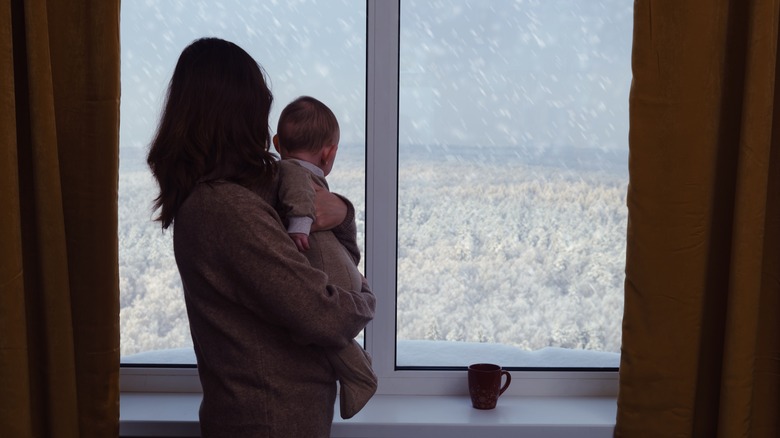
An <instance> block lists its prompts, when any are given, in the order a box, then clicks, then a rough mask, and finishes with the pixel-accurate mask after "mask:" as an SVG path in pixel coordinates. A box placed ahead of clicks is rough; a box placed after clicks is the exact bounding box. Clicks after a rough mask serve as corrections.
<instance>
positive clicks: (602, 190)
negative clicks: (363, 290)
mask: <svg viewBox="0 0 780 438" xmlns="http://www.w3.org/2000/svg"><path fill="white" fill-rule="evenodd" d="M632 9H633V8H632V5H631V2H628V1H624V0H616V1H601V2H590V1H582V0H546V1H490V2H485V1H473V0H447V1H438V2H429V1H423V0H402V1H401V13H400V75H399V84H400V85H399V100H400V102H399V111H398V113H399V134H398V135H399V141H398V142H399V147H398V149H399V158H398V227H397V229H398V272H397V303H396V305H397V329H396V332H397V339H398V341H397V342H398V344H397V349H398V350H397V351H398V357H397V365H398V366H404V367H414V366H466V365H468V364H469V363H474V362H476V361H478V360H492V361H496V362H499V363H502V364H503V365H504V366H512V367H522V368H548V367H552V368H588V367H594V368H610V367H613V368H614V367H617V365H618V362H619V354H618V352H619V348H620V324H621V316H622V309H623V306H622V295H623V294H622V289H623V266H624V261H625V230H626V217H627V211H626V205H625V193H626V184H627V181H628V174H627V165H626V164H627V139H628V129H627V127H628V98H627V94H628V87H629V83H630V64H629V55H630V38H629V35H630V31H631V21H630V20H631V18H632Z"/></svg>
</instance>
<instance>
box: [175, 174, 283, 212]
mask: <svg viewBox="0 0 780 438" xmlns="http://www.w3.org/2000/svg"><path fill="white" fill-rule="evenodd" d="M242 212H247V213H251V214H259V213H262V212H266V213H273V214H275V210H274V208H273V207H272V206H271V204H270V203H269V200H268V199H266V198H265V197H264V196H262V191H259V192H258V191H255V190H250V189H249V188H247V187H244V186H242V185H241V184H237V183H234V182H230V181H222V180H219V181H206V182H201V183H198V184H197V185H196V186H195V187H194V188H193V190H192V192H190V195H189V196H188V197H187V199H186V200H185V201H184V203H182V205H181V207H180V208H179V212H178V214H177V217H178V216H181V215H182V214H184V215H189V214H194V215H197V216H200V217H201V220H202V219H205V217H211V218H213V219H215V220H219V218H220V216H222V215H225V214H229V215H235V214H240V213H242Z"/></svg>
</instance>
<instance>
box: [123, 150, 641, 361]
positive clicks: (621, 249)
mask: <svg viewBox="0 0 780 438" xmlns="http://www.w3.org/2000/svg"><path fill="white" fill-rule="evenodd" d="M122 153H123V162H125V163H127V164H126V165H125V166H124V167H123V168H122V171H121V172H120V186H121V190H120V193H121V198H120V212H119V216H120V230H119V236H120V248H121V253H120V268H121V279H120V281H121V290H122V294H121V325H122V326H121V333H122V354H123V355H129V354H134V353H138V352H142V351H147V350H156V349H167V348H178V347H186V346H189V345H191V341H190V339H189V332H188V326H187V317H186V312H185V310H184V302H183V299H182V291H181V285H180V282H179V279H178V274H177V272H176V267H175V263H174V260H173V255H172V253H171V243H170V237H171V236H170V233H168V232H166V233H164V234H163V233H162V232H161V231H160V229H159V226H158V225H157V224H155V223H153V222H152V221H151V212H150V209H149V208H146V209H144V208H139V206H147V207H148V206H150V205H151V200H152V199H153V198H154V196H155V194H156V186H155V185H154V183H153V181H152V180H151V177H150V175H149V172H148V170H146V169H145V168H144V167H143V166H142V165H133V164H132V163H140V162H142V157H141V155H142V154H143V151H142V150H141V149H135V148H127V149H126V150H123V151H122ZM422 156H424V155H423V154H421V155H420V156H416V157H414V159H411V158H409V159H404V157H403V156H402V157H401V171H400V175H399V180H400V183H399V212H398V215H399V219H398V220H399V225H398V227H399V237H398V240H399V242H398V304H397V307H398V338H399V339H406V340H448V341H468V342H487V343H500V344H505V345H512V346H516V347H519V348H521V349H524V350H538V349H541V348H544V347H563V348H573V349H588V350H598V351H610V352H617V351H619V345H620V323H621V317H622V286H623V263H624V259H625V231H626V230H625V227H626V208H625V193H626V181H627V177H626V174H625V172H620V171H618V170H615V169H613V170H603V169H598V168H596V167H594V168H593V169H591V170H582V169H579V170H577V171H572V170H570V169H567V168H565V167H561V166H558V167H553V166H548V165H532V164H527V163H522V162H521V160H519V159H517V160H507V159H503V160H501V163H500V164H499V163H490V162H488V163H483V164H475V163H473V162H469V161H466V160H462V159H456V158H458V157H459V156H458V155H454V156H453V157H451V158H453V159H451V160H449V161H447V160H445V162H442V161H440V160H434V159H433V155H430V157H431V158H430V159H428V160H425V159H422V158H421V157H422ZM454 176H457V179H458V181H459V182H458V184H457V185H453V184H452V178H453V177H454ZM363 178H364V177H363V167H362V165H361V163H358V162H356V161H354V160H350V159H349V158H348V157H345V158H344V159H343V160H342V161H337V165H336V167H335V168H334V171H333V174H332V176H331V177H330V178H329V180H330V183H331V188H332V189H333V191H337V192H339V193H342V194H344V195H346V196H347V197H349V198H350V199H352V200H353V201H354V202H355V203H356V204H358V205H359V204H360V199H362V197H363V186H364V182H363V181H364V179H363ZM363 217H364V216H363V214H362V210H361V211H360V212H359V214H358V228H359V229H362V227H363ZM359 239H360V241H361V242H362V241H363V240H362V239H363V236H362V233H361V234H360V235H359Z"/></svg>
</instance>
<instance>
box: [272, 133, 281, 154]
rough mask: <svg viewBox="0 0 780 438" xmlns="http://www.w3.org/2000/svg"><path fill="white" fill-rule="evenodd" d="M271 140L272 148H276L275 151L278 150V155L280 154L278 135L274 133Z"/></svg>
mask: <svg viewBox="0 0 780 438" xmlns="http://www.w3.org/2000/svg"><path fill="white" fill-rule="evenodd" d="M272 141H273V143H274V149H276V152H278V153H279V155H282V148H281V147H280V146H279V135H274V137H273V139H272Z"/></svg>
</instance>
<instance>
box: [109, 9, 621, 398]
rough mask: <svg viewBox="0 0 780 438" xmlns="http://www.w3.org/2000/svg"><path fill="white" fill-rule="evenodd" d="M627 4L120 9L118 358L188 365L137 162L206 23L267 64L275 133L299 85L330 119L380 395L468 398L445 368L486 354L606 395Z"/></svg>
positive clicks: (617, 282) (615, 294)
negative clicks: (178, 66)
mask: <svg viewBox="0 0 780 438" xmlns="http://www.w3.org/2000/svg"><path fill="white" fill-rule="evenodd" d="M632 8H633V5H632V2H631V1H629V0H604V1H600V2H589V1H586V0H550V1H540V0H538V1H533V0H530V1H522V0H519V1H503V0H495V1H489V2H487V1H477V0H443V1H435V2H428V1H422V0H416V1H411V0H400V1H376V0H369V1H368V2H365V3H364V2H361V1H356V0H350V1H348V0H344V1H339V2H334V1H332V0H328V1H324V0H319V1H296V2H273V3H268V2H256V3H255V2H240V1H238V0H235V1H224V2H221V3H219V4H218V5H215V6H208V5H205V4H199V5H198V6H196V7H194V8H192V7H189V6H188V7H185V6H184V5H183V4H182V3H178V2H162V1H160V2H145V3H143V4H140V2H130V3H128V4H123V9H122V23H123V26H122V37H123V39H122V47H123V58H122V59H123V61H122V62H123V65H122V68H123V89H122V96H123V99H122V137H121V151H120V153H121V157H122V163H121V169H120V248H121V249H120V264H121V266H120V269H121V280H120V282H121V290H122V292H121V293H122V303H121V308H122V310H121V312H122V313H121V322H122V355H123V364H132V363H135V364H137V365H138V364H149V363H152V364H155V363H157V364H159V363H164V364H181V363H184V364H186V363H189V364H192V363H194V356H193V355H192V353H191V341H190V339H189V332H188V327H187V321H186V313H185V312H184V305H183V300H182V298H181V290H180V285H179V283H178V275H177V273H176V268H175V264H174V263H173V256H172V254H171V251H170V236H169V235H168V234H167V233H166V234H165V235H162V234H161V233H160V231H159V227H158V226H157V225H156V224H153V223H151V217H150V213H149V208H148V207H149V206H150V203H151V199H152V198H153V197H154V184H153V182H152V180H151V177H150V176H149V174H148V171H147V170H146V168H145V165H144V163H143V158H144V154H145V146H146V144H147V143H148V141H149V139H150V138H151V135H152V133H153V129H154V124H155V122H156V114H157V111H158V110H159V108H160V104H161V102H160V100H159V99H160V98H161V97H162V95H163V92H164V88H165V86H166V84H165V81H167V80H168V78H169V77H170V73H171V71H172V68H173V65H174V63H175V61H176V57H177V56H178V54H179V52H180V50H181V49H182V48H183V47H184V46H185V45H186V44H187V43H189V42H190V41H191V40H192V39H194V38H196V37H199V36H203V35H217V36H222V37H225V38H227V39H230V40H233V41H235V42H236V43H238V44H239V45H241V46H242V47H244V48H245V49H246V50H247V51H248V52H249V53H250V54H252V55H253V56H254V57H255V58H256V59H257V60H258V62H260V64H262V65H263V67H264V68H265V69H266V71H267V72H268V76H269V78H270V83H271V87H272V90H273V92H274V96H275V105H274V109H275V112H274V115H272V127H275V115H278V111H279V110H280V109H281V108H282V107H283V105H284V104H285V103H286V102H287V101H289V100H291V99H292V98H294V97H295V96H298V95H301V94H311V95H313V96H315V97H318V98H320V99H321V100H323V101H324V102H325V103H327V104H329V105H330V106H331V107H332V108H333V109H334V111H335V112H336V115H337V117H338V118H339V122H340V123H341V125H342V145H341V147H340V152H339V158H338V160H337V164H336V168H334V171H333V174H332V176H331V177H329V183H330V184H331V188H332V189H333V190H334V191H337V192H340V193H343V194H345V195H347V196H348V197H349V198H350V199H351V200H352V201H353V202H354V203H356V206H357V207H358V209H359V212H358V228H359V234H360V235H359V236H358V237H359V240H360V241H361V242H365V247H364V248H365V250H364V258H363V259H364V263H365V270H364V272H365V273H366V275H367V277H368V278H369V279H370V281H371V283H372V286H373V289H374V291H375V292H376V294H377V296H378V311H377V317H376V319H375V321H374V322H373V323H372V324H371V325H369V327H368V328H367V330H366V347H367V349H368V350H369V351H370V352H371V353H372V355H373V357H374V366H375V369H376V371H377V374H378V375H379V377H380V392H383V393H427V394H435V393H439V394H443V393H455V392H462V391H463V389H464V388H463V387H462V386H463V381H462V376H461V375H460V374H457V373H453V372H452V370H453V369H459V367H462V366H463V365H466V364H467V363H469V362H473V361H477V360H480V361H481V360H486V361H496V362H499V363H501V364H502V365H504V366H507V367H512V368H514V369H516V370H518V372H515V373H513V380H517V379H522V380H523V383H522V384H517V383H513V385H512V386H511V387H510V390H509V391H510V392H513V393H523V394H537V395H553V394H561V393H566V394H570V395H582V394H589V395H604V394H614V392H615V388H616V383H615V372H614V371H615V367H617V363H618V359H619V356H618V348H619V337H620V319H621V316H622V275H623V262H624V242H625V228H626V224H625V220H626V212H625V198H624V196H625V189H626V183H627V179H628V178H627V170H626V167H627V166H626V161H627V137H628V134H627V132H628V128H627V127H628V111H627V107H628V87H629V83H630V41H631V25H632V22H631V20H632V14H633V12H632ZM185 9H187V10H186V11H185ZM292 31H294V32H292ZM364 145H365V149H364V148H363V146H364ZM363 169H365V172H364V171H363ZM363 188H365V192H363ZM364 193H365V194H364ZM362 200H365V203H362V202H361V201H362ZM363 230H364V231H365V232H364V233H363ZM150 309H154V311H155V312H156V313H155V314H151V312H150ZM179 354H181V355H179ZM597 370H608V371H607V372H597ZM562 371H565V372H562ZM123 373H124V375H123V379H124V380H123V384H127V382H128V381H131V380H133V379H128V378H127V375H135V374H139V373H140V374H143V376H144V377H143V378H141V379H138V380H139V381H140V380H143V381H144V382H149V381H150V379H149V378H148V375H149V374H155V373H156V374H160V375H163V378H162V381H164V382H165V383H163V385H164V386H165V387H175V386H176V384H174V383H170V382H171V381H173V380H176V379H183V380H188V379H189V380H188V381H191V380H192V378H194V375H195V374H194V370H190V371H177V370H167V371H160V369H159V368H155V369H153V370H151V371H150V370H149V369H146V370H141V371H138V370H133V369H123ZM134 373H135V374H134ZM144 373H145V374H144ZM182 376H184V377H182ZM185 386H186V385H185Z"/></svg>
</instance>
